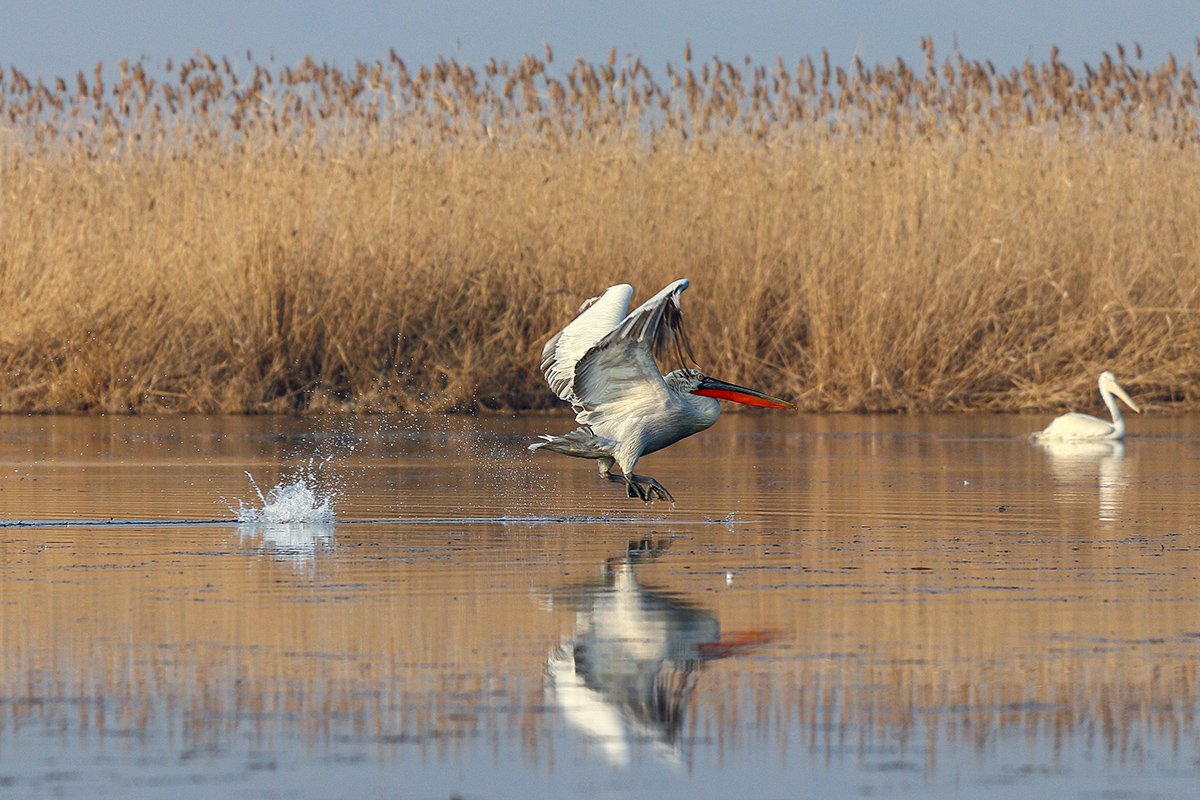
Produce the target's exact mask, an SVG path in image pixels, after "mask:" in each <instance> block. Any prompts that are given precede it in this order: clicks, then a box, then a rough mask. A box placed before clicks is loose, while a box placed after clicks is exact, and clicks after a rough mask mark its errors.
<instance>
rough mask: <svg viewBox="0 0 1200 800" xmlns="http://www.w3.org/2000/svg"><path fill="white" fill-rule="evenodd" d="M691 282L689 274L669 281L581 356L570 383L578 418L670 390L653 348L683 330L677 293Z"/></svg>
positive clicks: (592, 417)
mask: <svg viewBox="0 0 1200 800" xmlns="http://www.w3.org/2000/svg"><path fill="white" fill-rule="evenodd" d="M687 287H688V281H687V279H686V278H681V279H680V280H677V281H675V282H674V283H671V284H670V285H669V286H667V287H666V288H665V289H663V290H662V291H661V292H659V293H658V294H656V295H654V297H651V298H650V299H649V300H647V301H646V302H645V303H642V304H641V305H640V306H638V307H637V308H636V309H634V310H633V311H631V312H630V313H629V315H628V316H626V317H625V319H623V320H622V321H621V324H620V325H618V326H616V327H615V328H613V330H612V331H611V332H610V333H609V334H608V335H607V336H605V337H604V338H603V339H601V340H600V341H599V342H597V343H596V344H595V345H594V346H593V347H592V348H591V349H590V350H588V351H587V352H586V353H585V354H584V355H583V357H582V358H580V359H579V362H578V363H577V364H576V365H575V370H574V381H573V383H572V386H571V390H572V394H573V396H574V398H575V400H574V401H573V402H574V404H575V405H576V406H577V407H579V409H580V412H579V413H578V414H577V416H576V419H578V420H579V422H581V423H582V424H584V425H591V424H597V423H600V422H602V416H603V413H604V409H605V407H612V406H613V405H624V404H625V403H632V404H638V405H640V404H641V403H644V402H647V401H649V400H651V399H652V398H654V397H661V396H663V395H665V394H666V393H667V392H668V391H669V390H668V389H667V384H666V382H665V381H663V376H662V373H661V372H659V370H658V364H657V363H656V362H655V360H654V353H655V352H656V351H662V350H663V349H664V348H665V347H667V346H668V345H669V344H670V343H671V342H672V341H674V339H675V337H676V336H677V335H679V330H680V327H681V326H682V324H683V312H682V310H681V308H680V305H679V296H680V295H681V294H682V293H683V290H684V289H686V288H687Z"/></svg>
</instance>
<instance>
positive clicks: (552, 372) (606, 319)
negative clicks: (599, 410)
mask: <svg viewBox="0 0 1200 800" xmlns="http://www.w3.org/2000/svg"><path fill="white" fill-rule="evenodd" d="M632 299H633V287H632V286H630V285H629V284H627V283H620V284H617V285H616V286H610V287H609V288H607V289H605V290H604V291H603V292H601V293H600V294H598V295H597V296H595V297H593V298H591V299H589V300H586V301H585V302H584V304H583V305H582V306H580V307H579V314H578V315H577V316H576V317H575V319H573V320H571V322H570V323H569V324H568V325H567V327H565V328H563V329H562V330H561V331H559V332H558V333H557V334H555V335H554V337H553V338H552V339H550V341H548V342H546V346H545V347H544V348H543V349H542V374H543V375H545V376H546V383H548V384H550V388H551V389H552V390H553V391H554V393H555V394H556V395H558V397H559V398H560V399H562V400H566V401H567V402H568V403H570V404H571V405H573V406H576V405H579V402H578V399H577V398H576V396H575V390H574V385H575V370H576V367H577V365H578V364H579V361H580V360H581V359H582V358H583V357H584V356H585V355H586V354H587V353H588V351H589V350H591V349H592V348H593V347H595V346H596V343H597V342H599V341H601V340H602V339H604V337H605V336H607V335H608V334H609V333H610V332H611V331H612V330H613V329H614V328H616V327H617V326H618V325H620V324H621V320H623V319H624V318H625V315H626V313H627V312H628V311H629V301H630V300H632Z"/></svg>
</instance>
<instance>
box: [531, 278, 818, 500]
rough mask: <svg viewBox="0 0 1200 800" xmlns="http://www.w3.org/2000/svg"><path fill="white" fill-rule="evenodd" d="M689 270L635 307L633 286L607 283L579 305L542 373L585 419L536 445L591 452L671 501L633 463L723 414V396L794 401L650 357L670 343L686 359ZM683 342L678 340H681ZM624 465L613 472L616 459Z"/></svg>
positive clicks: (641, 493) (646, 494)
mask: <svg viewBox="0 0 1200 800" xmlns="http://www.w3.org/2000/svg"><path fill="white" fill-rule="evenodd" d="M687 287H688V281H687V279H686V278H685V279H681V280H677V281H675V282H674V283H671V284H670V285H668V286H667V287H666V288H664V289H663V290H662V291H661V292H659V293H658V294H656V295H654V297H651V298H650V299H649V300H647V301H646V302H645V303H643V304H642V305H640V306H638V307H637V308H636V309H634V310H633V311H632V312H629V313H626V312H627V311H628V309H629V301H630V300H631V299H632V298H633V287H632V286H630V285H629V284H626V283H622V284H618V285H617V286H610V287H609V288H608V289H605V290H604V292H603V293H602V294H600V295H598V296H596V297H593V298H591V299H590V300H588V301H586V302H585V303H584V304H583V305H582V306H580V308H579V315H578V316H576V317H575V319H574V320H572V321H571V323H570V324H569V325H567V327H565V328H563V329H562V331H561V332H559V333H558V334H557V335H555V336H554V338H552V339H551V340H550V341H548V342H546V347H545V348H544V349H543V350H542V372H543V373H544V374H545V376H546V382H547V383H549V384H550V388H551V389H553V390H554V393H555V394H556V395H558V396H559V397H560V398H561V399H563V400H566V401H567V402H568V403H570V404H571V406H572V408H574V409H575V419H576V421H578V422H579V424H580V425H581V426H582V427H579V428H576V429H575V430H573V431H571V432H570V433H567V434H563V435H562V436H543V437H541V438H542V439H543V440H544V441H541V442H536V443H534V444H531V445H530V446H529V449H530V450H543V449H544V450H551V451H553V452H555V453H562V454H563V455H566V456H574V457H576V458H593V459H596V461H597V466H598V467H599V469H600V475H601V476H603V477H605V478H607V479H608V480H610V481H613V482H615V483H623V484H625V491H626V494H628V496H629V497H637V498H639V499H641V500H643V501H645V502H647V503H650V502H653V501H654V500H655V499H656V498H657V499H661V500H668V501H670V502H672V503H673V502H675V498H674V497H672V496H671V493H670V492H668V491H667V490H666V488H665V487H664V486H663V485H662V484H661V483H659V482H658V481H656V480H655V479H654V478H651V477H649V476H646V475H638V474H636V473H635V472H634V471H633V469H634V467H635V466H637V462H638V459H639V458H641V457H642V456H644V455H646V454H648V453H653V452H655V451H657V450H662V449H663V448H664V447H669V446H670V445H673V444H675V442H678V441H679V440H680V439H683V438H686V437H688V436H691V435H692V434H693V433H699V432H700V431H702V430H704V429H705V428H709V427H711V426H712V424H713V423H715V422H716V421H717V417H719V416H720V415H721V404H720V403H718V402H717V399H721V400H732V401H734V402H735V403H744V404H745V405H750V406H762V407H765V408H795V406H794V405H792V404H791V403H789V402H787V401H785V400H780V399H778V398H775V397H771V396H770V395H767V394H763V393H762V392H758V391H755V390H754V389H747V388H745V387H742V386H735V385H734V384H732V383H725V382H724V381H719V380H717V379H716V378H710V377H708V376H707V375H705V374H704V373H703V372H701V371H700V370H698V369H677V370H674V371H672V372H668V373H667V374H666V375H663V374H662V373H660V372H659V369H658V364H657V363H656V362H655V360H654V356H655V354H656V353H657V354H659V355H662V354H664V353H665V352H667V348H668V347H669V346H670V345H672V344H674V345H675V353H676V355H677V356H678V357H679V359H680V360H681V361H682V360H683V353H684V351H685V350H687V351H688V353H689V355H690V349H689V348H688V347H687V337H686V336H685V335H684V333H683V312H682V310H681V308H680V306H679V296H680V295H681V294H682V293H683V290H684V289H686V288H687ZM681 345H682V348H681ZM614 464H615V465H616V466H619V467H620V468H621V472H622V473H623V474H621V475H614V474H613V472H612V468H613V465H614Z"/></svg>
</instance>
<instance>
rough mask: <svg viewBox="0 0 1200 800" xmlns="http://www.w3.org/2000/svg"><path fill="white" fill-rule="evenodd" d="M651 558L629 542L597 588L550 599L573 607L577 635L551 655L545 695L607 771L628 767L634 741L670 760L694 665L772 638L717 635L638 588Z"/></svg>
mask: <svg viewBox="0 0 1200 800" xmlns="http://www.w3.org/2000/svg"><path fill="white" fill-rule="evenodd" d="M659 552H660V549H655V548H653V547H650V546H649V543H642V544H641V545H636V543H635V545H634V546H631V548H630V549H629V551H628V552H627V553H626V554H625V555H624V556H623V557H620V558H615V559H611V560H610V561H608V562H607V563H606V564H605V568H604V572H603V576H602V578H601V580H599V581H598V582H596V583H594V584H589V585H583V586H576V587H571V588H568V589H565V590H559V591H556V592H555V603H556V604H558V603H567V604H568V605H569V606H570V607H571V608H573V609H574V611H575V629H574V632H573V635H572V637H571V638H570V639H569V640H567V641H564V642H563V643H562V644H560V645H559V646H558V647H556V648H555V649H554V650H553V651H551V654H550V657H549V659H548V661H547V665H546V694H547V698H548V700H549V702H551V703H552V704H554V705H557V706H558V707H559V708H561V709H562V711H563V713H564V715H565V717H566V719H567V721H568V722H569V723H570V724H571V725H572V726H573V727H575V728H576V729H577V730H578V731H579V732H581V733H582V734H583V735H584V736H586V737H587V738H588V739H590V740H593V741H597V742H599V743H600V744H601V745H602V747H603V748H604V751H605V753H606V755H607V756H608V759H609V761H611V762H612V763H613V764H614V765H625V764H628V763H629V762H630V760H631V755H632V753H631V751H632V749H633V746H634V744H635V743H638V742H650V743H652V744H653V745H654V748H655V750H656V751H657V753H658V754H659V755H660V756H663V757H664V758H666V759H667V760H668V761H671V762H678V761H679V760H680V744H681V741H680V740H681V736H680V734H681V731H682V730H683V722H684V710H685V709H686V708H687V704H688V701H689V698H690V697H691V696H692V693H693V691H695V688H696V680H697V677H698V675H699V672H700V670H701V668H702V667H703V666H704V664H706V663H707V662H709V661H712V660H715V659H718V658H724V657H726V656H731V655H735V654H737V653H739V652H741V651H743V650H745V649H747V648H750V647H753V646H755V645H759V644H763V643H765V642H767V641H769V640H770V638H771V637H770V636H769V634H767V633H765V632H763V631H757V630H751V631H744V632H740V633H726V634H722V632H721V626H720V623H719V622H718V621H717V618H716V615H715V614H713V612H712V611H711V610H709V609H706V608H703V607H700V606H697V605H695V604H693V603H690V602H688V601H687V600H684V599H682V598H681V597H679V596H677V595H675V594H674V593H671V592H668V591H664V590H661V589H655V588H650V587H647V586H643V585H642V584H641V583H640V582H639V581H638V578H637V574H636V572H637V563H638V561H639V560H640V559H643V558H647V557H652V556H654V555H657V554H658V553H659Z"/></svg>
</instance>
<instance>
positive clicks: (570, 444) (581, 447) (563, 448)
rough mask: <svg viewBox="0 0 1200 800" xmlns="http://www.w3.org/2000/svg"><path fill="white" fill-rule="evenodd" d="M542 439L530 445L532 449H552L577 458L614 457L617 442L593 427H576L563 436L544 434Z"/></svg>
mask: <svg viewBox="0 0 1200 800" xmlns="http://www.w3.org/2000/svg"><path fill="white" fill-rule="evenodd" d="M540 438H541V439H542V441H540V442H534V443H533V444H531V445H529V449H530V450H551V451H553V452H555V453H562V454H563V455H564V456H574V457H575V458H612V457H613V455H612V451H613V448H614V447H616V444H617V443H616V442H614V441H611V440H609V439H603V438H601V437H599V436H597V435H596V434H595V433H593V432H592V429H591V428H588V427H586V426H585V427H582V428H576V429H575V430H573V431H571V432H570V433H564V434H563V435H562V436H542V437H540Z"/></svg>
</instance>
